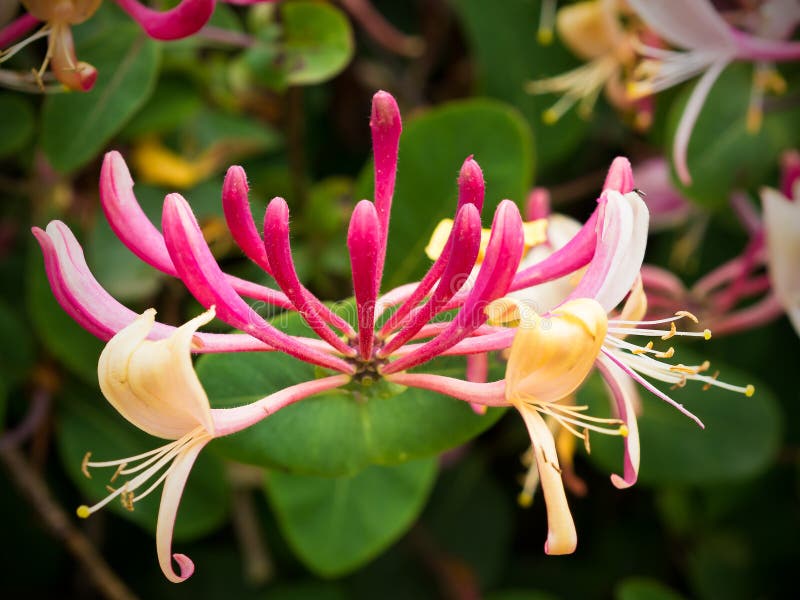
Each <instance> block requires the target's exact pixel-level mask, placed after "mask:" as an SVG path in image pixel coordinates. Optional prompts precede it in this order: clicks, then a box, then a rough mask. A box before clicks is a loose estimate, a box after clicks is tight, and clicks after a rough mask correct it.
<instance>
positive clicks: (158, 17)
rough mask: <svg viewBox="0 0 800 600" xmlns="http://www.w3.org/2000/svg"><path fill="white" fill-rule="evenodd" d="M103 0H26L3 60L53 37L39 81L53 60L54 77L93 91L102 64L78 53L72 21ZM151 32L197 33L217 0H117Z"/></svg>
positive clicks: (164, 36) (0, 40) (4, 36)
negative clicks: (161, 5)
mask: <svg viewBox="0 0 800 600" xmlns="http://www.w3.org/2000/svg"><path fill="white" fill-rule="evenodd" d="M101 1H102V0H21V2H22V5H23V6H24V7H25V8H26V9H27V10H28V12H27V14H25V15H23V16H21V17H20V18H18V19H17V20H16V21H14V22H12V23H10V24H9V25H8V26H6V27H5V28H3V29H2V30H0V49H3V48H5V50H4V51H3V52H2V53H0V63H2V62H3V61H4V60H6V59H7V58H10V57H11V56H13V55H14V54H16V53H17V52H18V51H19V50H21V49H22V48H23V47H24V46H26V45H27V44H29V43H30V42H33V41H35V40H37V39H39V38H42V37H45V36H47V37H48V44H47V54H46V55H45V59H44V62H43V63H42V65H41V67H40V68H39V70H38V71H37V72H36V74H35V77H36V84H37V85H38V86H39V88H40V89H42V90H43V89H44V85H43V83H42V75H43V74H44V72H45V71H46V70H47V67H48V66H50V67H51V70H52V72H53V75H54V76H55V78H56V79H57V80H58V81H59V82H60V83H61V84H63V85H64V87H66V88H67V89H69V90H73V91H78V92H88V91H89V90H91V89H92V87H93V86H94V83H95V81H96V80H97V70H96V69H95V68H94V67H93V66H92V65H90V64H88V63H86V62H83V61H79V60H78V59H77V57H76V56H75V48H74V45H73V41H72V30H71V26H73V25H79V24H81V23H83V22H84V21H86V20H87V19H89V18H90V17H91V16H92V15H93V14H94V13H95V11H96V10H97V9H98V7H99V6H100V3H101ZM223 1H227V2H229V3H230V4H256V3H258V2H271V1H273V0H223ZM116 2H117V4H119V6H120V7H121V8H122V9H123V10H124V11H125V12H127V13H128V14H129V15H130V16H131V18H133V20H135V21H136V22H137V23H139V25H141V26H142V29H144V30H145V32H146V33H147V35H148V36H150V37H151V38H153V39H156V40H177V39H182V38H185V37H188V36H190V35H194V34H195V33H197V32H198V31H199V30H200V29H201V28H202V27H203V26H204V25H205V24H206V23H207V22H208V20H209V19H210V18H211V14H212V13H213V12H214V5H215V2H216V0H181V2H180V3H179V4H178V5H177V6H175V7H174V8H172V9H170V10H166V11H163V12H162V11H158V10H153V9H151V8H148V7H147V6H145V5H144V4H142V3H141V2H139V0H116ZM40 22H44V23H45V25H44V27H42V28H41V29H40V30H39V31H38V32H36V33H34V34H33V35H32V36H30V37H28V38H27V39H24V40H22V41H21V42H18V43H16V44H14V45H10V44H12V43H13V42H15V41H16V40H18V39H19V38H21V37H22V36H24V35H25V34H26V33H28V32H30V31H32V30H33V29H35V28H36V26H37V25H38V24H39V23H40Z"/></svg>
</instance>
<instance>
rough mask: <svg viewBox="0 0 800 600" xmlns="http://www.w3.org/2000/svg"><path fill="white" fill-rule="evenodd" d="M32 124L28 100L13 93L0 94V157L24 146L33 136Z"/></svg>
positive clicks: (31, 113) (32, 118) (32, 119)
mask: <svg viewBox="0 0 800 600" xmlns="http://www.w3.org/2000/svg"><path fill="white" fill-rule="evenodd" d="M34 125H35V123H34V116H33V108H31V105H30V103H29V102H26V101H25V100H24V99H23V98H20V97H19V96H17V95H14V94H0V131H2V132H3V135H2V136H0V158H5V157H6V156H11V155H12V154H14V153H15V152H18V151H19V150H21V149H22V148H24V147H25V144H27V143H28V140H30V138H31V137H32V136H33V130H34Z"/></svg>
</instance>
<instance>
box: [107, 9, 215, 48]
mask: <svg viewBox="0 0 800 600" xmlns="http://www.w3.org/2000/svg"><path fill="white" fill-rule="evenodd" d="M117 4H119V5H120V6H121V7H122V10H124V11H125V12H126V13H128V14H129V15H130V16H131V17H132V18H133V20H134V21H136V22H137V23H139V25H141V26H142V28H143V29H144V30H145V32H147V35H149V36H150V37H151V38H154V39H157V40H179V39H181V38H185V37H188V36H190V35H193V34H195V33H197V32H198V31H200V29H201V28H202V27H203V25H205V24H206V23H207V22H208V20H209V19H210V18H211V13H213V12H214V0H182V1H181V2H180V3H179V4H178V5H177V6H176V7H175V8H172V9H170V10H165V11H163V12H162V11H158V10H153V9H152V8H148V7H146V6H144V5H143V4H142V3H141V2H139V1H138V0H117Z"/></svg>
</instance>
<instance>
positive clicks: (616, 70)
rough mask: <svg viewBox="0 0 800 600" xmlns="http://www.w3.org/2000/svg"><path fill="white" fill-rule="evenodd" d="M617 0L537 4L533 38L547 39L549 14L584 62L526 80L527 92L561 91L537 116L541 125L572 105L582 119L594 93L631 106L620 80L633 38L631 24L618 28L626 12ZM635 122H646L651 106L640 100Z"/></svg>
mask: <svg viewBox="0 0 800 600" xmlns="http://www.w3.org/2000/svg"><path fill="white" fill-rule="evenodd" d="M628 13H629V11H627V8H626V6H625V4H624V2H621V0H584V1H582V2H576V3H574V4H570V5H567V6H564V7H562V8H560V9H558V12H557V13H555V2H548V3H547V5H543V6H542V21H541V22H540V26H539V34H538V35H539V38H540V40H542V41H543V42H544V43H549V40H550V38H551V37H552V32H551V27H552V25H551V17H552V16H553V15H555V25H556V30H557V31H558V34H559V37H560V38H561V40H562V41H563V42H564V44H565V45H566V46H567V47H568V48H569V49H570V50H571V51H572V52H574V53H575V54H576V55H577V56H578V57H580V58H582V59H584V60H586V61H588V62H587V63H586V64H585V65H582V66H580V67H578V68H577V69H575V70H573V71H569V72H567V73H563V74H561V75H557V76H555V77H549V78H547V79H540V80H536V81H531V82H529V83H528V84H527V86H526V89H527V90H528V91H529V92H530V93H532V94H546V93H553V94H561V98H560V99H559V100H558V101H557V102H556V103H555V104H554V105H553V106H552V107H550V108H548V109H547V110H546V111H545V112H544V113H543V114H542V119H543V120H544V122H545V123H555V122H556V121H557V120H558V119H560V118H561V117H562V116H563V115H564V113H566V112H567V111H568V110H569V109H570V108H572V107H573V106H574V105H575V104H577V105H578V112H579V114H580V115H581V116H582V117H584V118H586V117H588V116H589V114H590V113H591V112H592V109H593V108H594V105H595V103H596V102H597V98H598V96H599V95H600V92H601V91H603V90H605V92H606V96H607V97H608V99H609V101H610V102H611V103H612V104H614V105H615V106H616V107H617V108H620V109H623V110H627V109H630V108H632V107H634V103H632V102H631V101H630V100H629V98H628V96H627V94H626V93H625V89H626V86H625V81H626V80H627V78H628V73H629V72H630V71H631V69H632V68H633V66H634V64H635V59H636V55H635V53H634V50H633V45H632V44H633V40H634V35H635V33H636V29H637V27H636V24H635V23H634V22H628V23H627V24H626V25H625V26H623V24H622V22H621V20H620V16H621V15H622V14H625V15H626V16H629V14H628ZM636 108H637V109H638V114H637V116H636V121H637V125H638V126H640V127H641V128H645V127H647V126H648V125H649V121H650V113H651V110H652V107H650V106H649V105H647V103H646V102H640V103H639V106H636Z"/></svg>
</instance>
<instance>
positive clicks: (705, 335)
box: [703, 329, 711, 341]
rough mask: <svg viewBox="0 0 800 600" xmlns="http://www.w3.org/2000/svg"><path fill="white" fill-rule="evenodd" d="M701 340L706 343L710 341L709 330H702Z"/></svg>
mask: <svg viewBox="0 0 800 600" xmlns="http://www.w3.org/2000/svg"><path fill="white" fill-rule="evenodd" d="M703 339H704V340H706V341H707V340H710V339H711V330H710V329H704V330H703Z"/></svg>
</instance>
